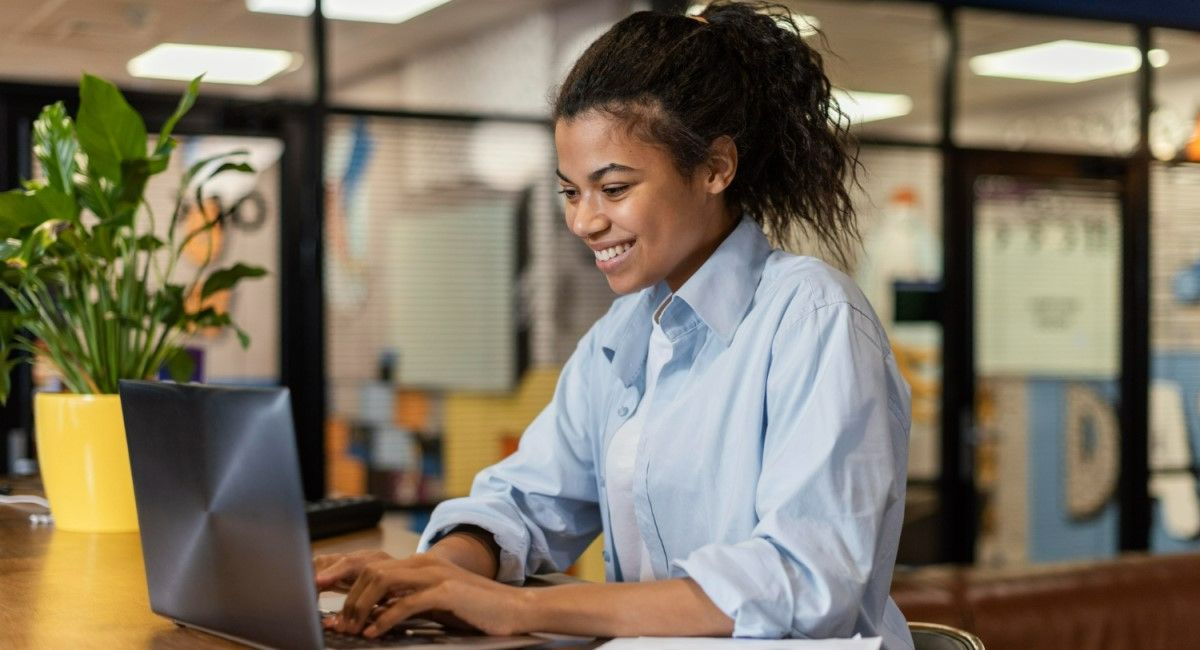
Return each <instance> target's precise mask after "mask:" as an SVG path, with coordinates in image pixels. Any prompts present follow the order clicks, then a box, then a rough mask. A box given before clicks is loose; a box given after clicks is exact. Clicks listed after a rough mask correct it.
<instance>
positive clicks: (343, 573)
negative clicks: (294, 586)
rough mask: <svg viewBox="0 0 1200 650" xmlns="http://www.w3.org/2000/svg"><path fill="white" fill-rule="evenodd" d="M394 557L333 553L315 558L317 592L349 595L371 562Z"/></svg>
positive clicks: (362, 553)
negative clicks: (360, 574) (355, 582)
mask: <svg viewBox="0 0 1200 650" xmlns="http://www.w3.org/2000/svg"><path fill="white" fill-rule="evenodd" d="M390 559H392V556H390V555H388V554H387V553H384V552H383V551H357V552H355V553H331V554H329V555H318V556H316V557H314V558H313V575H315V576H316V583H317V592H318V593H319V592H322V591H336V592H339V593H343V594H344V593H347V592H349V591H350V587H352V586H354V581H355V580H357V579H358V574H359V573H360V572H362V570H363V567H365V566H367V565H368V564H370V563H371V562H379V561H382V560H390Z"/></svg>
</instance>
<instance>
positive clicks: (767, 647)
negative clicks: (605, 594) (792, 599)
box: [600, 636, 883, 650]
mask: <svg viewBox="0 0 1200 650" xmlns="http://www.w3.org/2000/svg"><path fill="white" fill-rule="evenodd" d="M882 645H883V639H881V638H880V637H877V636H873V637H868V638H862V637H856V638H853V639H710V638H696V637H661V636H643V637H638V638H636V639H613V640H612V641H609V642H608V643H605V644H604V645H602V646H600V647H601V648H603V650H651V649H653V650H692V649H693V648H698V649H700V650H703V649H705V648H711V649H712V650H735V649H736V650H879V649H880V647H881V646H882Z"/></svg>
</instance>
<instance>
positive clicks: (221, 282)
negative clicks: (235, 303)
mask: <svg viewBox="0 0 1200 650" xmlns="http://www.w3.org/2000/svg"><path fill="white" fill-rule="evenodd" d="M266 274H267V270H266V269H264V268H262V267H260V266H249V265H247V264H242V263H240V262H239V263H238V264H235V265H234V266H231V267H229V268H227V269H221V270H219V271H213V273H212V275H209V276H208V279H207V280H205V281H204V288H203V289H201V290H200V298H201V299H203V298H207V297H209V296H211V295H212V294H214V293H216V292H218V291H222V290H224V289H231V288H233V286H234V285H236V284H237V283H238V282H240V281H241V280H242V279H243V278H258V277H262V276H264V275H266Z"/></svg>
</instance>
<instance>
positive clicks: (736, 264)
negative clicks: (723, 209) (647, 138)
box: [663, 217, 771, 345]
mask: <svg viewBox="0 0 1200 650" xmlns="http://www.w3.org/2000/svg"><path fill="white" fill-rule="evenodd" d="M770 254H771V246H770V244H769V243H767V237H766V235H764V234H763V231H762V228H761V227H760V226H759V225H758V224H757V223H755V222H754V220H752V219H749V218H746V217H743V218H742V221H741V223H739V224H738V225H737V228H734V230H733V232H732V233H730V234H729V236H728V237H726V238H725V241H723V242H721V245H720V246H718V247H717V250H715V251H713V254H712V255H711V256H710V257H709V258H708V260H706V261H705V262H704V264H702V265H701V266H700V268H699V269H697V270H696V272H695V273H693V274H692V277H690V278H688V280H687V282H684V283H683V286H682V287H680V288H679V291H677V292H675V297H676V298H677V299H679V300H682V301H683V302H685V303H687V304H688V306H690V307H691V308H692V310H694V311H695V312H696V315H697V316H699V317H700V319H701V320H703V321H704V324H705V325H707V326H708V328H709V329H711V330H712V331H713V332H716V334H717V336H719V337H721V340H722V341H723V342H724V343H725V345H729V344H730V342H732V341H733V334H734V332H736V331H737V328H738V325H740V324H741V322H742V318H743V317H745V315H746V310H747V308H749V306H750V301H751V300H752V299H753V298H754V291H755V290H756V289H757V288H758V281H759V279H761V278H762V271H763V266H764V265H765V264H766V261H767V256H768V255H770ZM675 302H676V301H672V305H671V306H668V307H667V311H670V310H671V307H673V306H674V303H675ZM663 317H664V318H665V317H666V314H665V313H664V314H663Z"/></svg>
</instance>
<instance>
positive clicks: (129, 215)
mask: <svg viewBox="0 0 1200 650" xmlns="http://www.w3.org/2000/svg"><path fill="white" fill-rule="evenodd" d="M156 165H157V163H156V161H155V160H154V159H153V158H137V159H135V160H125V161H123V162H122V163H121V193H120V194H118V195H117V204H116V206H114V210H113V212H114V214H113V218H114V221H115V222H116V225H119V226H132V225H133V219H134V216H135V215H136V214H137V209H138V206H139V205H140V204H141V202H142V195H143V194H144V193H145V191H146V182H147V181H149V180H150V176H151V175H153V174H154V173H156V172H154V171H153V167H155V166H156Z"/></svg>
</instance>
